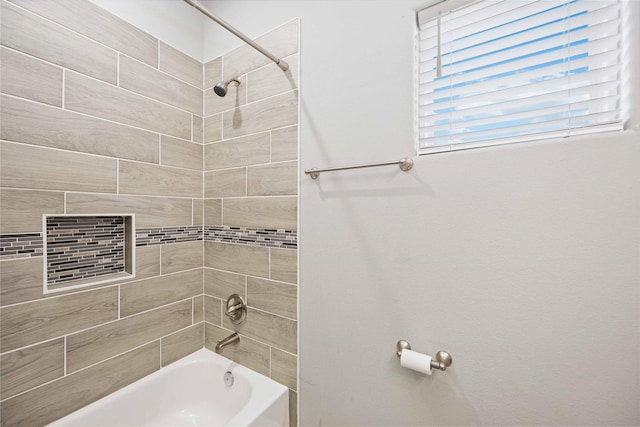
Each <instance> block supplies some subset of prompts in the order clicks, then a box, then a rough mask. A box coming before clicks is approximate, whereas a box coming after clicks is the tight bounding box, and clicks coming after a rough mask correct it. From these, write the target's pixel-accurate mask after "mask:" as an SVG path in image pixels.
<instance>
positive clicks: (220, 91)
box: [213, 78, 240, 96]
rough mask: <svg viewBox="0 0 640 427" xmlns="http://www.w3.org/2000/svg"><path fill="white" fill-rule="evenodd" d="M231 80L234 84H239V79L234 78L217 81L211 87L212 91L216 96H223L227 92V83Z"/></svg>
mask: <svg viewBox="0 0 640 427" xmlns="http://www.w3.org/2000/svg"><path fill="white" fill-rule="evenodd" d="M231 82H236V86H240V80H238V79H235V78H234V79H229V80H227V81H226V82H220V83H218V84H217V85H215V86H214V87H213V91H214V92H215V93H216V95H218V96H225V95H226V94H227V87H229V84H230V83H231Z"/></svg>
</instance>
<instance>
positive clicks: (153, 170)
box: [119, 161, 202, 224]
mask: <svg viewBox="0 0 640 427" xmlns="http://www.w3.org/2000/svg"><path fill="white" fill-rule="evenodd" d="M119 185H120V194H140V195H156V196H181V197H185V196H186V197H202V173H201V172H199V171H194V170H189V169H178V168H173V167H166V166H158V165H151V164H148V163H135V162H128V161H121V162H120V180H119ZM189 222H190V221H189ZM187 224H188V223H187Z"/></svg>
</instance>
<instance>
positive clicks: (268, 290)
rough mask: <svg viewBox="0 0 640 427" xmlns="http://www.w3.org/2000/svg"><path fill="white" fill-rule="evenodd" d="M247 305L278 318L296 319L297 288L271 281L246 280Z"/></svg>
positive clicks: (250, 278)
mask: <svg viewBox="0 0 640 427" xmlns="http://www.w3.org/2000/svg"><path fill="white" fill-rule="evenodd" d="M246 302H247V305H249V307H254V308H258V309H260V310H262V311H268V312H269V313H273V314H277V315H279V316H284V317H289V318H291V319H297V318H298V287H297V286H296V285H291V284H285V283H280V282H274V281H273V280H265V279H258V278H255V277H248V278H247V301H246Z"/></svg>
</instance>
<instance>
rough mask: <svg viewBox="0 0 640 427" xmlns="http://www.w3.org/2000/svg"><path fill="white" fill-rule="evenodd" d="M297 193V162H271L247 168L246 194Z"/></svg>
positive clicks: (280, 194) (283, 194) (282, 194)
mask: <svg viewBox="0 0 640 427" xmlns="http://www.w3.org/2000/svg"><path fill="white" fill-rule="evenodd" d="M296 194H298V162H296V161H293V162H283V163H273V164H269V165H261V166H253V167H249V168H247V195H248V196H285V195H296Z"/></svg>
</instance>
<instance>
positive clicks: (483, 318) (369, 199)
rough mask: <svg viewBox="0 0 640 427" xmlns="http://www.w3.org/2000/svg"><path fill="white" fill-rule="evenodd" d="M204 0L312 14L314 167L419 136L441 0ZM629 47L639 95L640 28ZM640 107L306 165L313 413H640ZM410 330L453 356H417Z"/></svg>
mask: <svg viewBox="0 0 640 427" xmlns="http://www.w3.org/2000/svg"><path fill="white" fill-rule="evenodd" d="M205 3H206V5H207V7H209V8H210V9H211V10H213V11H214V12H216V13H218V14H219V15H220V16H224V17H225V18H226V19H227V20H228V21H230V22H233V23H234V24H235V25H237V26H239V27H241V28H243V29H246V30H247V31H254V32H255V33H257V34H260V32H261V31H264V29H265V28H268V27H269V25H274V24H275V23H276V22H282V21H283V20H287V19H290V18H292V17H296V16H298V17H300V23H301V38H300V40H301V51H302V52H303V55H302V56H301V63H300V68H301V81H302V86H301V92H300V105H301V115H300V131H301V152H300V168H301V170H304V169H307V168H311V167H325V166H326V167H332V166H342V165H348V164H359V163H366V162H374V161H383V160H392V159H398V158H400V157H403V156H410V155H412V154H413V153H415V149H414V139H413V137H414V127H413V122H414V121H413V105H414V101H413V95H412V93H413V90H414V83H413V81H414V76H413V66H414V65H413V64H414V63H413V59H414V50H413V37H414V35H415V32H416V28H415V10H416V9H418V8H420V7H421V6H424V5H426V4H427V3H428V2H427V1H421V0H416V1H402V0H392V1H372V2H362V1H321V2H320V1H295V2H292V1H259V0H256V1H250V0H244V1H241V2H227V1H206V2H205ZM630 3H631V4H632V5H633V4H635V5H636V6H635V7H636V14H635V15H629V16H628V21H627V22H630V23H633V22H637V16H638V15H637V2H630ZM633 27H634V28H633V29H634V31H636V33H635V35H633V36H632V40H636V41H637V40H640V38H639V37H638V34H637V26H636V25H633ZM215 32H216V29H215V28H213V29H211V31H210V33H209V35H210V37H212V38H213V37H214V35H215ZM250 35H252V36H253V35H254V34H250ZM210 48H213V46H210ZM211 54H212V55H215V52H211ZM625 59H626V60H629V63H628V65H627V68H626V69H627V70H635V71H636V74H635V75H634V77H633V80H631V81H630V82H629V83H630V84H629V86H628V88H629V90H628V92H627V93H626V95H627V98H628V99H640V93H639V92H638V91H639V90H640V81H639V80H638V76H639V75H640V74H637V71H638V70H640V66H639V65H640V54H638V47H637V45H636V46H635V47H633V48H632V49H630V51H629V52H628V54H627V55H625ZM634 114H635V116H632V120H631V121H630V122H629V126H628V128H629V129H628V130H627V131H625V132H624V133H618V134H607V135H595V136H592V137H581V138H572V139H565V140H554V141H547V142H540V143H534V144H518V145H512V146H505V147H496V148H487V149H482V150H470V151H465V152H457V153H450V154H438V155H429V156H422V157H420V158H417V159H416V164H415V166H414V168H413V169H412V170H411V171H410V172H407V173H405V172H401V171H400V170H399V169H398V168H396V167H382V168H376V169H363V170H358V171H344V172H335V173H327V174H322V175H321V176H320V178H319V179H318V180H317V181H313V180H311V179H310V178H309V177H307V176H305V175H303V174H301V175H300V179H301V186H300V233H301V235H302V237H303V238H302V239H301V246H300V318H299V323H300V349H299V351H300V390H299V396H300V421H301V425H305V426H307V425H314V426H315V425H342V426H346V425H352V426H362V425H394V426H399V425H638V424H639V423H640V412H639V411H640V408H639V406H638V402H639V401H640V365H639V364H638V360H640V337H639V336H638V331H639V330H640V324H639V320H640V319H639V317H638V312H640V305H639V304H640V261H639V248H640V222H639V221H640V219H639V218H640V188H639V183H640V137H639V136H638V130H639V129H638V123H639V122H638V117H637V111H635V112H634ZM399 339H406V340H408V341H409V342H410V343H411V344H412V346H413V347H414V349H416V350H418V351H422V352H425V353H428V354H434V353H435V352H437V351H438V350H448V351H449V352H451V354H452V355H453V366H452V368H451V369H449V370H447V371H446V372H435V373H434V374H433V375H432V376H424V375H421V374H418V373H415V372H412V371H408V370H406V369H402V368H401V367H400V366H399V363H398V359H397V357H396V356H395V346H396V342H397V341H398V340H399Z"/></svg>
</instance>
